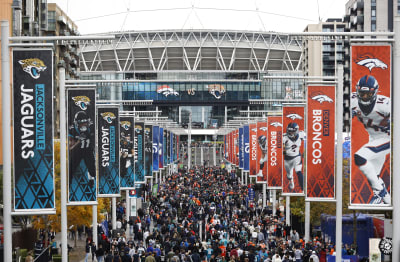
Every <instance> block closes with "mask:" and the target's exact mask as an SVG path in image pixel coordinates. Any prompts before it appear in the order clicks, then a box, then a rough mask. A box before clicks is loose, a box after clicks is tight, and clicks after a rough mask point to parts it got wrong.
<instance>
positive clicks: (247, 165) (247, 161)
mask: <svg viewBox="0 0 400 262" xmlns="http://www.w3.org/2000/svg"><path fill="white" fill-rule="evenodd" d="M243 143H244V164H243V170H244V171H250V129H249V126H244V127H243Z"/></svg>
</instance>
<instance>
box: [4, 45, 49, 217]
mask: <svg viewBox="0 0 400 262" xmlns="http://www.w3.org/2000/svg"><path fill="white" fill-rule="evenodd" d="M12 57H13V62H12V64H13V112H14V121H13V123H14V128H13V132H14V133H13V137H14V144H13V148H14V168H13V170H14V181H13V184H14V211H16V212H18V213H19V214H29V213H32V212H35V213H40V214H49V213H54V212H55V204H54V203H55V202H54V201H55V195H54V149H53V51H52V49H40V50H39V49H29V50H27V49H24V50H22V49H13V52H12ZM3 88H4V87H3ZM6 110H8V109H6ZM4 124H5V123H4ZM3 153H4V154H9V153H10V152H3Z"/></svg>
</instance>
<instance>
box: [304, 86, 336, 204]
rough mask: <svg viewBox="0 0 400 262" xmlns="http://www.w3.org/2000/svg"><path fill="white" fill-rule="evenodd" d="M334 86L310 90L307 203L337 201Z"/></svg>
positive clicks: (308, 102) (310, 88)
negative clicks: (309, 201) (311, 201)
mask: <svg viewBox="0 0 400 262" xmlns="http://www.w3.org/2000/svg"><path fill="white" fill-rule="evenodd" d="M335 107H336V93H335V86H308V89H307V147H306V148H307V183H306V198H307V199H308V200H315V201H321V200H333V199H334V198H335V154H334V152H335V131H336V130H335Z"/></svg>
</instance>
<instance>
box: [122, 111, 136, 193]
mask: <svg viewBox="0 0 400 262" xmlns="http://www.w3.org/2000/svg"><path fill="white" fill-rule="evenodd" d="M119 123H120V129H119V130H120V160H119V161H120V162H119V163H120V167H119V175H120V181H121V185H120V186H121V189H122V190H126V189H132V188H134V187H135V169H134V168H135V165H134V161H135V160H134V155H135V151H134V136H135V135H134V132H135V130H134V122H133V117H128V116H126V117H120V118H119Z"/></svg>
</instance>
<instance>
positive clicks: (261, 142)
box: [258, 135, 267, 145]
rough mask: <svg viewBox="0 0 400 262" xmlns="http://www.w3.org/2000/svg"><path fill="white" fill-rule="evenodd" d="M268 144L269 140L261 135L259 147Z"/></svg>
mask: <svg viewBox="0 0 400 262" xmlns="http://www.w3.org/2000/svg"><path fill="white" fill-rule="evenodd" d="M266 142H267V138H266V137H265V136H264V135H261V136H259V137H258V144H259V145H265V143H266Z"/></svg>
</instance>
